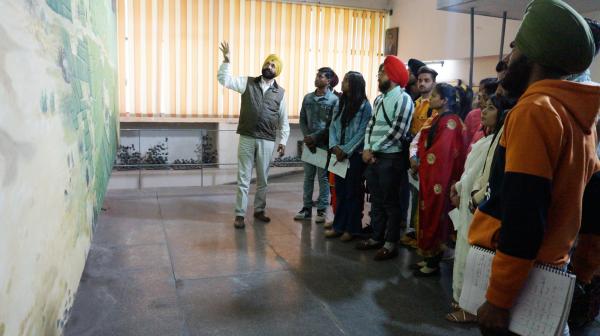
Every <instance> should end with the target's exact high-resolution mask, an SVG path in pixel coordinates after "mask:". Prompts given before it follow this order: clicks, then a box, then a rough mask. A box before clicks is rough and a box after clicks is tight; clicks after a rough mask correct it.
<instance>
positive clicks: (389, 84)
mask: <svg viewBox="0 0 600 336" xmlns="http://www.w3.org/2000/svg"><path fill="white" fill-rule="evenodd" d="M391 87H392V82H390V81H389V80H386V81H385V82H380V83H379V91H380V92H381V93H386V92H388V91H389V90H390V88H391Z"/></svg>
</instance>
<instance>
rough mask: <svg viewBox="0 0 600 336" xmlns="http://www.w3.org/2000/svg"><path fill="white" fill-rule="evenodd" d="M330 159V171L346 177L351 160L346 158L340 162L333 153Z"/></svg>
mask: <svg viewBox="0 0 600 336" xmlns="http://www.w3.org/2000/svg"><path fill="white" fill-rule="evenodd" d="M329 160H330V161H329V171H330V172H332V173H334V174H335V175H337V176H339V177H341V178H346V173H347V172H348V168H349V167H350V161H349V160H348V159H345V160H344V161H341V162H340V161H338V160H337V159H336V158H335V155H333V154H331V158H330V159H329Z"/></svg>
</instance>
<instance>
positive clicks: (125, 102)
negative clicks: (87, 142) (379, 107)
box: [117, 0, 387, 121]
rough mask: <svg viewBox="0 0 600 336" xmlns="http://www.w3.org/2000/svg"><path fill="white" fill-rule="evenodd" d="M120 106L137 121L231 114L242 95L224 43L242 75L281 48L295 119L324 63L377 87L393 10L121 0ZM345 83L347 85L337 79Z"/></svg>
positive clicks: (370, 88) (251, 0) (230, 0)
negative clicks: (229, 72)
mask: <svg viewBox="0 0 600 336" xmlns="http://www.w3.org/2000/svg"><path fill="white" fill-rule="evenodd" d="M117 4H118V8H117V9H118V14H117V15H118V36H119V41H118V48H119V93H120V95H119V110H120V115H121V117H126V118H129V119H133V120H136V119H138V120H149V119H152V120H158V121H160V120H161V118H162V119H163V120H166V119H172V118H181V119H183V118H191V119H193V120H197V121H202V120H221V119H223V120H226V119H230V118H237V117H238V115H239V104H240V97H239V94H238V93H236V92H232V91H230V90H227V89H224V88H223V87H222V86H220V85H219V84H218V82H217V71H218V68H219V65H220V63H221V62H222V55H221V52H220V50H219V43H220V42H221V41H228V42H229V44H230V49H231V56H230V59H231V63H232V65H233V71H234V75H243V76H258V75H260V70H261V66H262V62H263V60H264V58H265V57H266V56H267V55H268V54H271V53H276V54H278V55H279V56H280V57H281V58H282V60H283V63H284V65H283V72H282V73H281V75H280V76H279V77H278V78H277V81H278V82H279V83H280V85H281V86H283V87H284V88H285V89H286V96H287V103H288V108H289V114H290V118H291V119H296V118H298V114H299V110H300V105H301V103H302V98H303V97H304V95H305V94H306V93H307V92H309V91H312V90H314V85H313V81H314V77H315V74H316V71H317V69H318V68H320V67H323V66H329V67H332V68H333V69H334V70H335V71H336V72H337V73H338V76H339V77H340V81H341V79H342V78H343V75H344V73H346V72H347V71H350V70H355V71H360V72H362V73H363V75H364V76H365V80H366V81H367V94H368V95H369V97H370V98H371V99H372V98H374V97H375V95H376V94H377V83H376V73H377V67H378V65H379V64H380V63H381V62H382V61H383V41H384V34H385V28H386V24H387V21H386V20H387V14H386V13H385V12H382V11H375V10H364V9H351V8H340V7H331V6H324V5H318V4H298V3H289V2H288V3H282V2H280V1H264V0H263V1H259V0H117ZM337 89H338V91H339V90H341V84H340V85H338V86H337Z"/></svg>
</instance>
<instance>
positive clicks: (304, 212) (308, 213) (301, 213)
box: [294, 208, 312, 220]
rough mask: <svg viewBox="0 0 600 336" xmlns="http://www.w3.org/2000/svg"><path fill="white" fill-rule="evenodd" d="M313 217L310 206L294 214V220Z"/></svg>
mask: <svg viewBox="0 0 600 336" xmlns="http://www.w3.org/2000/svg"><path fill="white" fill-rule="evenodd" d="M311 217H312V211H311V209H308V208H302V210H300V211H298V213H297V214H296V216H294V220H310V219H311Z"/></svg>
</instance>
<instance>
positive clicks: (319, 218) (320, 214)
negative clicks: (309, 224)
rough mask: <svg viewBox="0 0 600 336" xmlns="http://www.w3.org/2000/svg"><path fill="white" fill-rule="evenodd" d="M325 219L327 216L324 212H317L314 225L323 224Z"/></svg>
mask: <svg viewBox="0 0 600 336" xmlns="http://www.w3.org/2000/svg"><path fill="white" fill-rule="evenodd" d="M326 219H327V214H326V213H325V210H317V217H315V223H325V220H326Z"/></svg>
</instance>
